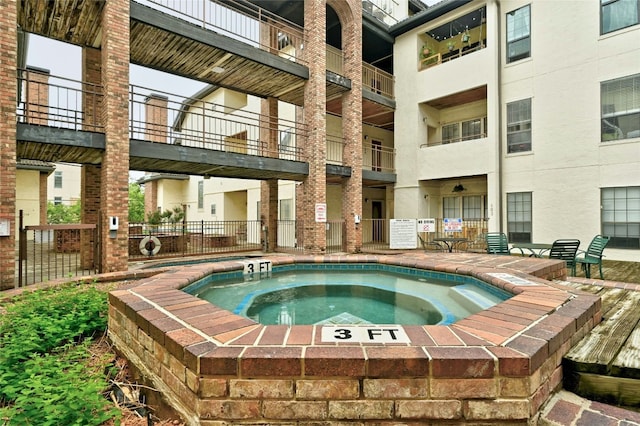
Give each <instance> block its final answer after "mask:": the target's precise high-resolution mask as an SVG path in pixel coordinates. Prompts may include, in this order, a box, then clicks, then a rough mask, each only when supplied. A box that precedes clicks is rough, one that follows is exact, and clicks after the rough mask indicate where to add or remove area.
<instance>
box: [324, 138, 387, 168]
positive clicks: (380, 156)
mask: <svg viewBox="0 0 640 426" xmlns="http://www.w3.org/2000/svg"><path fill="white" fill-rule="evenodd" d="M345 146H346V142H345V140H344V138H342V137H341V136H337V135H327V164H334V165H337V166H343V165H344V161H343V151H344V147H345ZM395 156H396V150H395V149H394V148H388V147H385V146H382V145H379V144H374V143H367V142H365V143H363V144H362V170H371V171H374V172H382V173H395V170H396V169H395Z"/></svg>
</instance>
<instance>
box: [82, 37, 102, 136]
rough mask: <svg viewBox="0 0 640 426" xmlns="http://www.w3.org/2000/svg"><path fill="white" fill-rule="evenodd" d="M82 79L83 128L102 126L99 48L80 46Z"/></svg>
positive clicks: (100, 59)
mask: <svg viewBox="0 0 640 426" xmlns="http://www.w3.org/2000/svg"><path fill="white" fill-rule="evenodd" d="M82 81H83V82H84V87H83V89H84V90H85V96H83V97H82V110H83V112H84V122H83V127H84V128H85V130H96V127H102V102H103V98H102V95H101V93H102V89H101V87H100V85H101V84H102V54H101V52H100V49H94V48H91V47H83V48H82Z"/></svg>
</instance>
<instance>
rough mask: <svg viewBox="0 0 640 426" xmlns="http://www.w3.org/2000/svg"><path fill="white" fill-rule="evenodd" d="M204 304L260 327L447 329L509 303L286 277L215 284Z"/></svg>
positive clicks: (434, 288) (401, 285)
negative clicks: (429, 326)
mask: <svg viewBox="0 0 640 426" xmlns="http://www.w3.org/2000/svg"><path fill="white" fill-rule="evenodd" d="M192 290H193V291H189V289H186V291H188V292H191V293H192V294H195V295H196V296H198V297H200V298H201V299H205V300H208V301H209V302H211V303H213V304H215V305H217V306H219V307H221V308H224V309H227V310H229V311H232V312H234V313H237V314H239V315H243V316H245V317H248V318H252V319H254V320H255V321H257V322H260V323H262V324H286V325H300V324H366V323H372V324H405V325H408V324H425V325H426V324H449V323H452V322H455V321H457V320H458V319H461V318H464V317H466V316H468V315H470V314H472V313H475V312H478V311H480V310H482V309H486V308H488V307H490V306H492V305H494V304H496V303H499V302H501V301H503V300H505V299H507V298H508V295H506V294H502V293H500V292H499V291H495V290H496V289H493V288H489V286H486V285H485V286H482V285H474V284H472V283H469V282H465V283H461V282H455V281H448V280H442V279H440V280H438V279H431V278H429V279H426V278H420V277H416V276H411V275H407V274H401V273H395V272H388V271H365V270H361V271H350V270H347V271H341V270H322V271H307V270H302V271H296V270H294V271H287V272H273V273H272V274H269V275H267V276H249V278H245V279H242V278H235V279H226V280H213V281H211V282H210V283H209V284H207V285H206V286H202V285H200V286H195V287H194V288H193V289H192Z"/></svg>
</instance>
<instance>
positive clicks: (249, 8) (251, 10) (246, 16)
mask: <svg viewBox="0 0 640 426" xmlns="http://www.w3.org/2000/svg"><path fill="white" fill-rule="evenodd" d="M138 1H139V2H140V3H144V4H149V5H150V6H152V7H153V6H156V7H160V8H161V9H162V10H164V11H166V10H168V11H169V13H170V14H171V15H173V16H177V17H179V18H181V19H183V20H185V21H187V22H191V23H194V24H196V25H199V26H201V27H202V28H205V29H214V30H215V31H216V32H218V33H221V34H223V35H226V36H229V37H231V38H236V39H240V40H243V41H244V42H246V43H249V44H251V45H253V46H256V47H260V48H261V49H263V50H267V51H270V52H272V53H275V54H278V55H280V56H283V57H286V58H288V59H292V60H294V61H295V62H297V63H301V64H305V63H306V61H304V59H303V58H302V49H303V47H304V29H303V28H302V27H301V26H299V25H297V24H295V23H293V22H291V21H288V20H286V19H284V18H282V17H281V16H278V15H276V14H274V13H271V12H269V11H268V10H266V9H263V8H261V7H259V6H257V5H256V4H254V3H252V2H249V1H245V0H208V1H202V0H180V1H175V0H138Z"/></svg>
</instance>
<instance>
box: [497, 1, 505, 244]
mask: <svg viewBox="0 0 640 426" xmlns="http://www.w3.org/2000/svg"><path fill="white" fill-rule="evenodd" d="M496 8H497V15H498V19H497V20H496V21H497V26H498V28H497V33H498V40H497V44H498V49H497V51H498V55H497V56H498V57H497V66H496V70H497V72H498V78H497V85H498V90H497V96H498V132H497V133H498V170H497V172H498V223H499V226H498V229H499V230H500V232H504V221H503V215H502V211H503V210H502V206H503V201H502V200H503V197H502V180H503V178H502V157H503V156H502V134H503V131H502V121H503V120H502V67H501V65H500V64H501V59H502V31H501V30H502V22H501V21H500V17H501V16H502V15H501V13H500V0H496Z"/></svg>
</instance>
